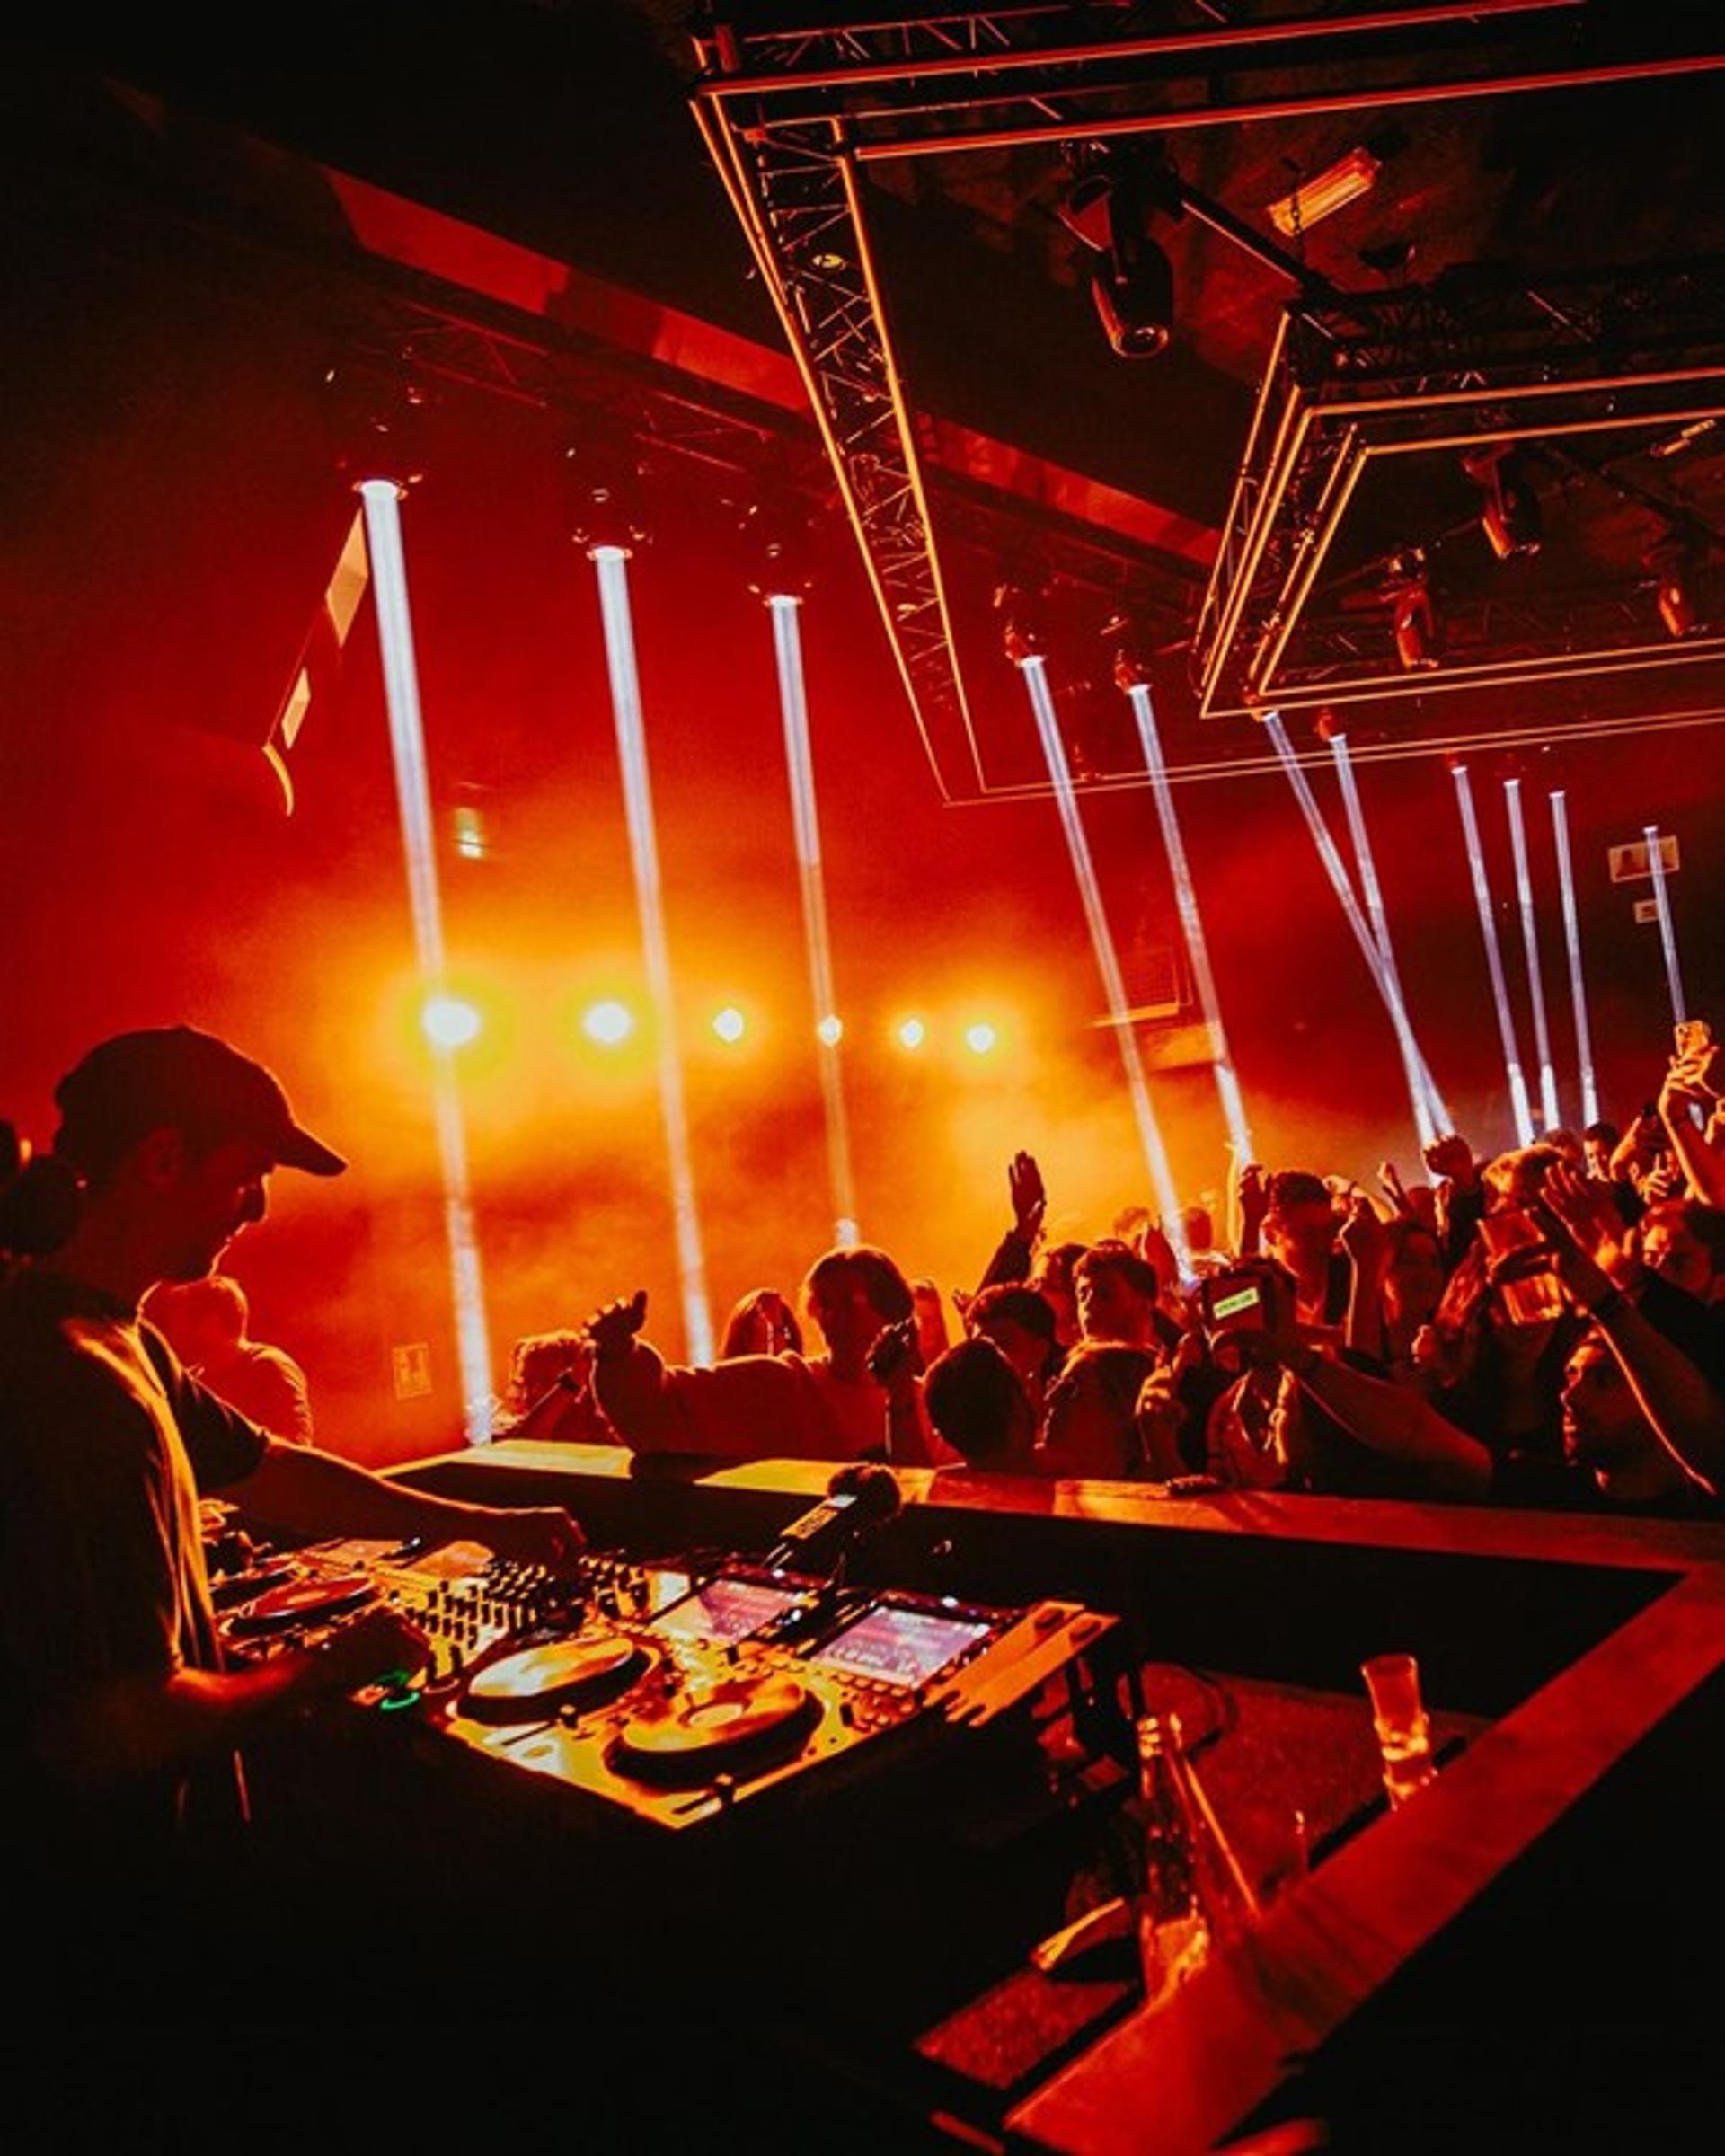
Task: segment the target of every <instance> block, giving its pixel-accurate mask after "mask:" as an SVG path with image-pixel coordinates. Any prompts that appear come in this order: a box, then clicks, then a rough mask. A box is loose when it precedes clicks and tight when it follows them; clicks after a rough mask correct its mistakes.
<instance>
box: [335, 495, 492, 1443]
mask: <svg viewBox="0 0 1725 2156" xmlns="http://www.w3.org/2000/svg"><path fill="white" fill-rule="evenodd" d="M401 498H402V490H401V489H400V487H399V486H398V485H397V484H396V483H395V482H394V480H388V479H367V480H365V481H363V482H361V484H360V487H359V499H360V503H361V506H362V508H363V509H364V512H365V519H366V546H367V552H368V553H369V555H370V560H371V582H372V589H373V591H374V593H375V595H376V607H377V634H378V641H379V644H380V646H381V648H382V652H383V666H384V696H385V702H386V703H387V704H388V707H389V745H390V753H391V755H392V756H393V758H394V767H395V801H396V808H397V810H398V813H399V815H400V817H401V824H402V846H403V855H404V858H405V861H406V866H407V894H408V904H409V906H410V908H411V912H412V916H413V948H414V951H415V954H416V955H417V958H418V960H419V970H420V983H421V985H422V987H423V988H424V990H425V992H426V994H428V995H437V994H442V993H443V990H444V985H445V984H444V947H443V915H442V908H441V905H440V902H439V899H438V864H437V851H436V847H435V845H434V844H433V842H432V835H431V789H430V785H429V780H428V777H427V772H426V758H425V729H424V725H423V722H422V720H421V718H420V681H419V667H418V664H417V661H416V659H415V656H414V649H413V618H412V612H411V607H410V606H409V604H408V596H407V553H406V549H405V547H404V546H403V542H402V513H401ZM430 1045H431V1076H432V1107H433V1111H434V1113H435V1116H436V1120H437V1132H438V1165H439V1168H440V1171H441V1173H442V1177H443V1210H444V1222H445V1231H446V1233H447V1237H448V1242H449V1267H450V1274H451V1279H452V1286H453V1290H454V1294H455V1311H456V1356H457V1357H458V1359H459V1362H460V1365H461V1390H462V1402H463V1427H464V1429H465V1431H466V1434H467V1441H468V1443H469V1444H470V1445H485V1444H487V1443H489V1442H490V1439H491V1414H492V1390H491V1340H490V1336H489V1328H488V1327H487V1324H486V1321H485V1291H484V1286H483V1282H482V1277H481V1268H480V1262H479V1240H478V1237H477V1235H476V1234H475V1233H474V1228H473V1199H472V1196H471V1193H470V1189H469V1184H468V1176H467V1142H466V1136H465V1134H464V1130H463V1127H462V1118H461V1098H460V1093H459V1091H458V1089H457V1086H456V1065H455V1057H454V1056H453V1054H452V1052H451V1051H450V1049H449V1048H447V1047H439V1046H438V1045H437V1044H436V1043H435V1042H434V1043H432V1044H430Z"/></svg>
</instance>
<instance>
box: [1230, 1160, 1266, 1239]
mask: <svg viewBox="0 0 1725 2156" xmlns="http://www.w3.org/2000/svg"><path fill="white" fill-rule="evenodd" d="M1234 1197H1235V1200H1236V1201H1237V1203H1238V1205H1239V1207H1240V1218H1241V1220H1242V1222H1243V1224H1245V1225H1246V1226H1247V1227H1249V1228H1256V1227H1259V1226H1261V1224H1262V1223H1263V1218H1264V1215H1265V1214H1266V1213H1268V1212H1269V1171H1267V1170H1266V1169H1265V1167H1264V1164H1263V1162H1261V1161H1247V1162H1245V1163H1244V1164H1243V1166H1242V1167H1241V1169H1240V1171H1239V1172H1238V1173H1237V1174H1236V1175H1235V1177H1234Z"/></svg>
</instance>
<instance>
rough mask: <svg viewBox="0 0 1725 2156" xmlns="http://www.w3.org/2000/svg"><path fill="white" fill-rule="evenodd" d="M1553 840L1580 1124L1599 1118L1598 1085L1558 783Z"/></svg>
mask: <svg viewBox="0 0 1725 2156" xmlns="http://www.w3.org/2000/svg"><path fill="white" fill-rule="evenodd" d="M1549 798H1550V800H1551V804H1552V843H1553V845H1554V846H1555V847H1556V849H1557V882H1558V889H1559V891H1560V892H1561V895H1562V900H1563V943H1564V948H1565V950H1567V951H1568V953H1569V959H1570V1010H1571V1012H1573V1013H1574V1017H1575V1065H1576V1074H1577V1076H1578V1078H1579V1081H1580V1085H1581V1125H1582V1128H1583V1129H1585V1128H1586V1127H1587V1126H1588V1124H1589V1123H1597V1121H1598V1120H1599V1088H1598V1085H1597V1082H1596V1081H1595V1078H1594V1070H1593V1036H1592V1034H1591V1033H1590V1031H1589V1030H1588V990H1587V983H1586V981H1585V980H1584V979H1583V977H1582V973H1581V923H1580V919H1579V915H1578V913H1577V911H1576V904H1575V870H1574V868H1573V867H1572V865H1571V863H1570V817H1569V804H1568V801H1567V799H1566V797H1565V795H1564V791H1563V789H1562V788H1561V786H1554V787H1553V789H1552V791H1551V794H1550V797H1549Z"/></svg>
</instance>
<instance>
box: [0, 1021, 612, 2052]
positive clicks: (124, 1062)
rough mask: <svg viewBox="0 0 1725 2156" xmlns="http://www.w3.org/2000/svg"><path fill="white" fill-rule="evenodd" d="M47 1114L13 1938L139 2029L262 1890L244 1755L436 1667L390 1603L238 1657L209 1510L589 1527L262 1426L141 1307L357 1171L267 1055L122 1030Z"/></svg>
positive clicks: (33, 1293)
mask: <svg viewBox="0 0 1725 2156" xmlns="http://www.w3.org/2000/svg"><path fill="white" fill-rule="evenodd" d="M55 1098H56V1102H57V1108H58V1110H59V1118H60V1121H59V1128H58V1131H57V1135H56V1136H55V1139H54V1145H53V1157H54V1158H55V1159H56V1161H57V1162H58V1163H59V1164H60V1166H61V1167H62V1169H63V1171H65V1173H66V1177H67V1179H68V1180H75V1183H76V1187H77V1198H78V1204H77V1209H76V1216H75V1224H74V1225H72V1227H71V1229H70V1233H69V1234H68V1235H67V1236H66V1238H65V1240H64V1241H62V1242H61V1243H60V1244H59V1247H58V1248H57V1249H56V1250H52V1251H49V1252H47V1253H44V1254H42V1255H40V1256H35V1257H31V1258H30V1259H27V1260H25V1261H24V1262H22V1263H21V1264H19V1265H17V1266H16V1267H14V1268H13V1270H12V1271H11V1272H10V1274H9V1275H8V1276H7V1277H6V1278H5V1281H4V1285H3V1286H0V1708H3V1709H4V1716H3V1720H4V1736H0V1749H4V1759H3V1760H0V1789H3V1790H4V1795H3V1796H0V1806H4V1807H5V1812H6V1815H7V1816H6V1818H5V1825H7V1826H8V1827H9V1828H11V1830H12V1832H11V1833H10V1835H9V1837H8V1842H7V1846H8V1847H9V1848H10V1849H11V1850H13V1851H14V1852H17V1851H28V1852H29V1855H30V1860H31V1866H32V1870H33V1873H34V1877H35V1885H36V1887H37V1889H38V1891H37V1892H36V1893H34V1894H33V1895H31V1897H30V1899H29V1904H28V1905H29V1908H30V1909H31V1910H32V1911H35V1912H39V1913H40V1914H41V1915H42V1917H43V1920H44V1921H43V1922H42V1923H41V1924H40V1927H38V1928H37V1929H38V1931H39V1933H40V1935H39V1936H32V1935H31V1927H30V1925H29V1923H28V1921H27V1918H26V1915H25V1904H24V1901H23V1900H22V1897H21V1898H19V1899H17V1900H14V1901H13V1904H12V1905H11V1907H10V1909H9V1914H8V1923H9V1925H10V1926H11V1927H12V1928H13V1936H12V1940H11V1945H12V1948H13V1955H14V1957H15V1958H16V1959H17V1960H18V1962H19V1965H20V1966H22V1965H23V1962H24V1958H25V1953H26V1952H27V1953H28V1957H29V1961H30V1966H31V1971H32V1977H31V1981H32V1984H34V1985H35V1986H36V1987H37V1989H36V1996H37V1998H38V2000H39V2001H40V1999H41V1998H42V1997H44V1996H46V1995H49V1993H50V1987H51V1984H52V1981H53V1979H55V1978H57V1979H58V1981H59V1984H61V1986H62V1987H64V2000H66V2001H70V2002H72V2003H73V2004H75V2005H80V2006H83V2007H84V2009H85V2010H91V2011H97V2012H104V2011H111V2012H114V2013H126V2012H130V2011H134V2010H145V2007H146V2001H147V2000H149V1999H150V1997H151V1995H152V1994H154V1993H159V1992H160V1991H161V1989H162V1988H163V1987H164V1986H165V1987H167V1988H169V1989H170V1990H171V1989H172V1984H173V1977H174V1974H175V1972H176V1970H181V1971H183V1964H182V1963H181V1962H178V1961H176V1960H175V1956H176V1955H181V1954H185V1953H188V1952H190V1953H194V1954H195V1953H197V1952H198V1951H199V1948H200V1946H201V1947H202V1948H208V1946H209V1944H210V1939H211V1926H212V1925H213V1926H214V1927H215V1928H216V1931H217V1933H218V1934H219V1932H220V1931H221V1930H222V1929H223V1928H225V1927H226V1925H228V1924H230V1923H231V1921H232V1910H231V1905H230V1902H229V1899H228V1898H227V1897H228V1896H229V1895H231V1892H232V1889H233V1885H234V1878H236V1877H243V1878H246V1879H247V1880H248V1881H249V1880H250V1878H251V1877H252V1873H251V1872H250V1870H249V1869H247V1865H248V1857H249V1855H250V1854H252V1853H254V1852H255V1850H256V1848H257V1846H258V1843H259V1841H260V1839H261V1829H260V1828H259V1827H258V1826H257V1825H255V1823H254V1824H253V1825H251V1826H250V1827H249V1828H248V1827H247V1825H246V1820H245V1815H246V1809H247V1803H246V1793H245V1787H244V1779H243V1768H242V1767H241V1764H240V1760H239V1747H240V1745H242V1744H243V1743H244V1742H246V1741H247V1740H248V1739H251V1738H252V1737H253V1736H256V1737H258V1738H259V1739H260V1740H261V1739H262V1738H264V1737H265V1736H266V1735H270V1736H271V1741H274V1733H276V1732H279V1731H281V1730H283V1729H284V1728H285V1727H286V1726H287V1725H288V1724H289V1723H290V1722H291V1721H292V1720H293V1719H296V1718H297V1717H298V1716H299V1715H300V1714H302V1713H303V1712H304V1711H305V1710H308V1709H310V1708H312V1707H314V1705H315V1704H316V1703H318V1702H320V1701H325V1700H331V1699H334V1698H337V1697H341V1696H343V1695H351V1694H352V1693H354V1692H356V1691H358V1690H359V1689H360V1688H362V1687H364V1686H365V1685H367V1683H372V1682H374V1681H376V1680H378V1679H380V1678H382V1677H385V1676H386V1675H389V1674H392V1673H405V1674H410V1675H411V1674H412V1673H414V1672H417V1671H419V1670H421V1669H423V1668H424V1667H425V1666H427V1665H428V1663H429V1645H428V1642H427V1641H426V1639H425V1638H424V1636H423V1635H422V1634H421V1633H420V1631H419V1630H417V1629H416V1628H415V1627H414V1626H413V1625H412V1624H411V1623H410V1622H409V1621H407V1619H406V1618H405V1616H404V1615H403V1613H400V1612H399V1611H397V1610H392V1609H390V1608H389V1607H387V1606H385V1605H384V1604H377V1605H376V1606H374V1607H372V1608H371V1609H369V1610H367V1611H365V1612H362V1613H360V1614H358V1615H357V1616H355V1617H354V1618H352V1619H351V1620H350V1621H348V1622H346V1623H344V1624H342V1625H341V1626H340V1627H338V1628H336V1629H334V1630H332V1631H331V1632H330V1633H329V1635H328V1636H327V1638H326V1639H324V1641H323V1643H322V1644H320V1645H317V1646H314V1647H298V1646H286V1647H280V1648H278V1649H277V1650H276V1651H273V1652H271V1653H270V1655H269V1656H268V1657H264V1658H261V1659H259V1660H256V1661H253V1662H251V1663H249V1664H247V1665H246V1666H229V1663H228V1660H227V1658H226V1657H225V1654H224V1650H223V1645H222V1641H221V1639H220V1636H219V1634H218V1631H217V1622H216V1617H215V1613H214V1607H213V1603H212V1598H211V1593H210V1586H209V1582H208V1573H207V1569H206V1561H205V1551H204V1547H203V1539H202V1513H201V1510H200V1498H202V1497H203V1496H204V1495H205V1494H207V1493H212V1492H219V1493H221V1494H222V1496H223V1497H225V1498H230V1499H232V1500H233V1501H234V1503H235V1504H236V1505H237V1506H238V1507H239V1509H240V1514H241V1516H242V1517H243V1518H244V1519H246V1520H247V1521H249V1522H251V1523H253V1524H257V1525H259V1526H261V1528H263V1529H264V1531H265V1532H266V1533H267V1534H268V1535H270V1537H283V1538H287V1539H291V1540H307V1539H314V1538H327V1537H330V1536H332V1535H344V1536H353V1537H381V1538H387V1539H388V1540H389V1541H391V1542H406V1541H408V1540H410V1539H411V1538H420V1539H422V1540H424V1541H427V1542H450V1541H454V1540H456V1539H462V1540H469V1539H471V1540H473V1541H474V1542H479V1543H481V1544H482V1545H484V1546H486V1547H487V1548H489V1549H490V1550H491V1551H494V1552H496V1553H497V1554H498V1555H499V1556H500V1557H503V1558H506V1559H513V1560H518V1561H522V1562H526V1563H537V1564H544V1565H545V1566H547V1567H551V1568H564V1567H567V1566H568V1565H569V1564H570V1563H571V1562H572V1560H574V1559H575V1557H576V1555H577V1553H578V1551H579V1548H580V1547H581V1543H582V1535H581V1531H580V1528H579V1525H578V1524H577V1523H576V1522H575V1520H574V1519H573V1518H571V1515H569V1514H568V1513H566V1512H565V1511H563V1510H562V1508H561V1507H530V1508H529V1507H523V1508H497V1507H489V1506H476V1505H470V1504H464V1503H459V1502H456V1501H454V1500H452V1499H449V1498H439V1497H435V1496H432V1495H429V1494H428V1493H422V1492H420V1491H416V1490H413V1489H409V1488H407V1487H405V1486H402V1485H398V1484H396V1483H394V1482H393V1481H391V1480H388V1479H387V1478H385V1477H384V1476H382V1475H378V1474H375V1473H373V1472H372V1471H369V1470H368V1469H366V1468H363V1467H360V1466H358V1465H357V1464H356V1463H354V1462H350V1461H347V1460H343V1459H341V1458H338V1457H336V1456H335V1455H333V1454H330V1453H327V1452H323V1451H321V1450H319V1449H317V1448H316V1447H314V1446H307V1445H294V1444H290V1443H286V1442H283V1441H282V1440H280V1439H279V1438H275V1437H272V1436H270V1435H269V1434H268V1433H267V1432H265V1431H264V1430H262V1429H261V1428H260V1427H258V1426H257V1425H256V1424H255V1423H252V1422H251V1421H248V1420H247V1419H246V1418H244V1417H243V1415H241V1414H239V1413H238V1412H237V1411H236V1410H235V1409H232V1408H230V1407H228V1406H227V1405H226V1403H225V1402H223V1401H221V1400H220V1399H218V1398H217V1396H216V1395H215V1394H214V1393H212V1392H210V1391H209V1390H208V1388H207V1387H206V1386H204V1385H203V1384H201V1383H199V1381H198V1380H197V1379H196V1378H195V1377H193V1376H191V1375H190V1374H188V1373H187V1372H186V1370H185V1369H184V1368H183V1367H182V1366H181V1363H180V1361H179V1359H178V1358H177V1356H175V1355H174V1353H173V1349H172V1348H171V1347H169V1345H168V1343H167V1341H166V1340H165V1339H164V1337H163V1336H162V1335H161V1333H159V1332H158V1331H157V1330H155V1328H154V1327H153V1326H152V1325H151V1324H149V1322H148V1321H147V1320H145V1319H143V1318H141V1317H140V1314H139V1306H140V1304H141V1303H142V1301H143V1299H144V1297H145V1295H146V1293H147V1292H148V1291H149V1289H150V1288H152V1287H153V1286H155V1284H156V1283H157V1282H160V1281H164V1280H168V1281H173V1280H196V1279H199V1278H202V1277H204V1276H205V1275H207V1274H208V1272H209V1271H210V1270H211V1269H212V1268H214V1267H215V1266H216V1265H217V1263H218V1262H219V1260H220V1259H221V1256H222V1253H223V1252H224V1250H226V1248H227V1245H228V1244H229V1242H230V1241H232V1240H233V1238H234V1236H235V1235H236V1234H237V1233H239V1231H240V1230H241V1229H242V1228H243V1227H245V1226H247V1225H248V1224H251V1223H253V1222H256V1221H259V1220H261V1219H262V1218H263V1215H264V1210H265V1204H266V1197H265V1189H266V1185H267V1182H268V1179H269V1177H270V1172H271V1171H272V1170H274V1169H276V1168H278V1167H294V1168H299V1169H302V1170H304V1171H306V1172H307V1173H309V1174H312V1175H321V1176H331V1175H336V1174H339V1173H340V1172H341V1170H342V1169H343V1168H344V1167H345V1165H346V1163H345V1162H344V1161H343V1160H342V1159H341V1155H340V1154H339V1153H334V1152H332V1150H331V1148H330V1147H329V1146H327V1145H325V1144H323V1143H322V1142H321V1141H320V1140H319V1139H317V1138H315V1137H314V1136H313V1135H311V1134H310V1132H308V1131H306V1130H305V1129H303V1128H302V1127H300V1125H299V1124H298V1123H296V1121H295V1119H294V1116H293V1113H292V1111H291V1109H290V1108H289V1106H288V1099H287V1095H286V1094H285V1093H284V1092H283V1091H282V1089H281V1087H280V1085H279V1083H278V1082H277V1081H276V1079H275V1078H274V1077H273V1076H272V1075H271V1074H270V1073H269V1072H268V1071H267V1070H265V1069H264V1068H263V1067H262V1066H261V1065H259V1064H256V1063H254V1062H252V1060H251V1059H250V1058H249V1057H247V1056H243V1055H241V1054H240V1053H239V1052H238V1051H237V1050H236V1049H234V1048H233V1047H230V1046H228V1044H227V1043H226V1041H223V1040H220V1039H218V1038H216V1037H215V1036H214V1035H212V1034H208V1033H204V1032H199V1031H196V1030H194V1029H191V1028H189V1027H184V1026H176V1027H170V1028H164V1029H155V1030H147V1031H138V1032H131V1033H125V1034H120V1035H117V1036H115V1037H114V1038H111V1039H108V1040H105V1041H103V1042H102V1044H101V1045H100V1046H98V1047H94V1048H93V1049H92V1050H91V1051H90V1053H89V1054H88V1055H87V1056H85V1057H84V1059H83V1061H82V1062H80V1063H79V1064H78V1065H76V1067H75V1069H73V1070H72V1071H71V1072H70V1073H69V1074H67V1075H66V1077H65V1078H63V1079H62V1080H61V1082H60V1083H59V1086H58V1087H57V1091H56V1095H55ZM236 1829H237V1830H239V1831H237V1832H236V1831H235V1830H236ZM234 1863H237V1864H238V1866H239V1867H240V1870H239V1872H238V1873H237V1874H236V1873H234V1872H232V1871H230V1870H229V1869H226V1867H227V1866H228V1865H230V1864H234ZM217 1881H219V1882H220V1883H219V1885H218V1884H217ZM205 1895H208V1896H210V1897H211V1898H209V1899H205V1898H203V1897H204V1896H205ZM218 1912H225V1914H224V1913H218ZM309 1921H310V1919H309V1917H308V1919H307V1922H309ZM154 2003H155V2006H156V2007H157V2009H158V2010H159V2008H160V2001H159V1999H158V2000H155V2001H154Z"/></svg>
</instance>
